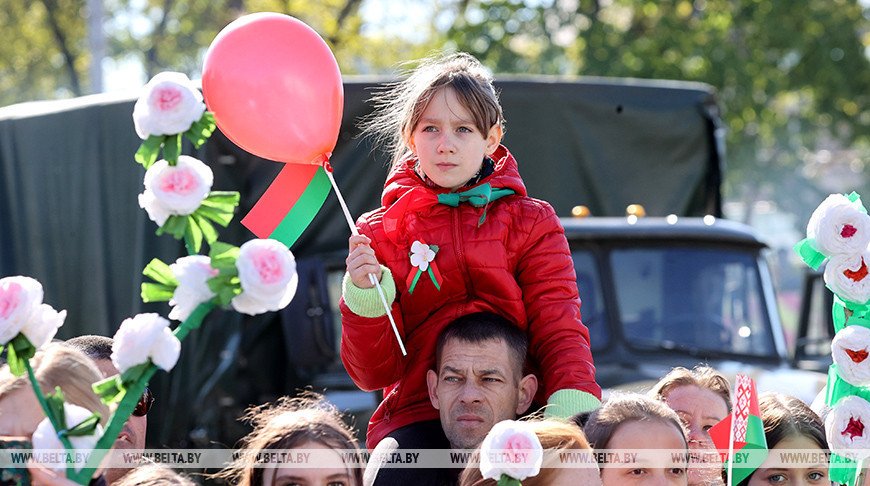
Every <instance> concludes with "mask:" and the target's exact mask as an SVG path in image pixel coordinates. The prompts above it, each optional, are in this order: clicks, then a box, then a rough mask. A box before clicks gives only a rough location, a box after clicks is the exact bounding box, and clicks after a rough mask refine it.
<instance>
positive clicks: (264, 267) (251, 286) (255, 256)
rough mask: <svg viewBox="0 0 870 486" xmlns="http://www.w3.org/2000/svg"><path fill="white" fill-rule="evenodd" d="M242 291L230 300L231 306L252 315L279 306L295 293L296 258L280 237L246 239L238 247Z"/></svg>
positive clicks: (276, 308)
mask: <svg viewBox="0 0 870 486" xmlns="http://www.w3.org/2000/svg"><path fill="white" fill-rule="evenodd" d="M236 268H238V270H239V280H240V281H241V284H242V293H241V294H239V295H237V296H236V297H235V298H233V300H232V302H231V303H232V306H233V308H234V309H235V310H236V311H238V312H241V313H243V314H248V315H256V314H262V313H264V312H269V311H277V310H281V309H283V308H284V307H286V306H287V304H289V303H290V301H291V300H292V299H293V296H294V295H295V294H296V286H297V284H298V282H299V276H298V275H297V274H296V259H295V258H294V257H293V253H291V252H290V250H289V249H288V248H287V247H286V246H285V245H284V244H283V243H281V242H280V241H277V240H272V239H256V240H250V241H248V242H246V243H245V244H243V245H242V246H241V247H240V248H239V257H238V259H237V260H236Z"/></svg>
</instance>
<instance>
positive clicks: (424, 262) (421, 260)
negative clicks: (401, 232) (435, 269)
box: [411, 241, 435, 272]
mask: <svg viewBox="0 0 870 486" xmlns="http://www.w3.org/2000/svg"><path fill="white" fill-rule="evenodd" d="M434 259H435V252H434V251H432V249H431V248H429V245H426V244H424V243H421V242H419V241H415V242H414V243H412V244H411V265H414V266H415V267H417V268H419V269H420V271H422V272H425V271H426V270H427V269H429V262H431V261H432V260H434Z"/></svg>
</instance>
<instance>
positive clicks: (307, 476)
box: [262, 442, 359, 486]
mask: <svg viewBox="0 0 870 486" xmlns="http://www.w3.org/2000/svg"><path fill="white" fill-rule="evenodd" d="M292 451H299V454H298V455H297V456H296V457H295V458H296V459H299V460H300V461H299V462H297V463H296V466H293V467H289V466H288V467H278V468H275V469H273V470H271V471H265V472H264V474H263V485H262V486H359V485H357V484H355V483H354V478H353V475H352V474H351V472H350V469H348V467H347V465H345V463H344V461H343V460H342V459H341V456H340V455H339V454H338V452H336V451H335V450H334V449H332V448H331V447H329V446H326V445H324V444H321V443H319V442H305V443H303V444H300V445H299V446H297V447H294V448H293V449H291V450H290V451H289V454H293V452H292ZM306 454H307V455H306ZM288 462H289V460H288ZM304 463H307V464H310V465H311V467H304V466H303V467H298V465H299V464H304Z"/></svg>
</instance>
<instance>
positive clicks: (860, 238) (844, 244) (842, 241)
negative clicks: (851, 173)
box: [807, 194, 870, 258]
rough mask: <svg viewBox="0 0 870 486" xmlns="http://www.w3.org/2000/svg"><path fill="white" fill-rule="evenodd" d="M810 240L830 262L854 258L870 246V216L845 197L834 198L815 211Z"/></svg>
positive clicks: (810, 227) (808, 225)
mask: <svg viewBox="0 0 870 486" xmlns="http://www.w3.org/2000/svg"><path fill="white" fill-rule="evenodd" d="M807 238H812V239H814V240H815V247H816V249H817V250H818V251H819V253H821V254H823V255H825V256H827V257H828V258H831V257H833V256H834V255H844V254H854V253H858V252H861V251H863V250H864V249H865V248H867V245H868V244H870V216H868V215H867V214H866V213H863V212H861V210H860V208H859V207H858V205H857V204H855V203H853V202H852V201H850V200H849V198H847V197H846V196H844V195H842V194H831V195H830V196H828V197H827V198H826V199H825V200H824V201H822V203H821V204H820V205H819V207H818V208H816V210H815V211H813V215H812V216H811V217H810V221H809V223H808V224H807Z"/></svg>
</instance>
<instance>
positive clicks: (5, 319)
mask: <svg viewBox="0 0 870 486" xmlns="http://www.w3.org/2000/svg"><path fill="white" fill-rule="evenodd" d="M42 298H43V290H42V284H41V283H39V281H38V280H36V279H33V278H30V277H22V276H16V277H5V278H2V279H0V345H5V344H6V343H8V342H9V341H11V340H12V339H15V336H17V335H18V334H19V333H21V334H24V337H26V338H27V340H28V341H30V344H32V345H33V347H35V348H36V349H39V348H41V347H43V346H45V345H46V344H48V343H49V342H50V341H51V340H52V338H54V335H55V334H57V329H58V328H59V327H60V326H62V325H63V321H64V319H66V311H61V312H57V311H56V310H54V309H53V308H52V307H51V306H50V305H48V304H43V303H42Z"/></svg>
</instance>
